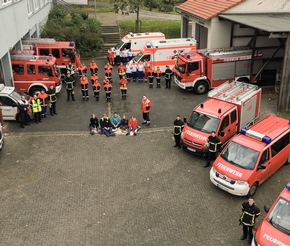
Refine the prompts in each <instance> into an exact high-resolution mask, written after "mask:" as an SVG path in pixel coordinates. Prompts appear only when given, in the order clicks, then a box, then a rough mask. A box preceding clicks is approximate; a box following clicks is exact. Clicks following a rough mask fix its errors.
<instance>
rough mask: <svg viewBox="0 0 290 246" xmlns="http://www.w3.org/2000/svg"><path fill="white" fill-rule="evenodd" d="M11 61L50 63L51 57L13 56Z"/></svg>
mask: <svg viewBox="0 0 290 246" xmlns="http://www.w3.org/2000/svg"><path fill="white" fill-rule="evenodd" d="M10 57H11V60H21V61H36V60H43V61H45V60H46V61H49V60H50V58H51V57H50V56H34V55H29V54H16V55H11V56H10Z"/></svg>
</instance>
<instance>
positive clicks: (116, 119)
mask: <svg viewBox="0 0 290 246" xmlns="http://www.w3.org/2000/svg"><path fill="white" fill-rule="evenodd" d="M110 121H111V124H112V127H113V129H114V130H116V129H117V128H118V127H119V126H120V123H121V117H120V115H118V114H117V113H116V112H115V113H114V114H113V115H112V116H111V118H110Z"/></svg>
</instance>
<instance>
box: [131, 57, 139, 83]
mask: <svg viewBox="0 0 290 246" xmlns="http://www.w3.org/2000/svg"><path fill="white" fill-rule="evenodd" d="M131 70H132V78H133V82H136V79H137V76H138V66H137V64H136V62H134V61H133V64H132V66H131Z"/></svg>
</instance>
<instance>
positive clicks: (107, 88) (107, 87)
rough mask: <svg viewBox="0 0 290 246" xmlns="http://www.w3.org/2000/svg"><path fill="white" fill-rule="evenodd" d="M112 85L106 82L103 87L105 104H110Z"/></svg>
mask: <svg viewBox="0 0 290 246" xmlns="http://www.w3.org/2000/svg"><path fill="white" fill-rule="evenodd" d="M112 88H113V87H112V85H111V84H110V82H109V81H107V83H106V84H105V85H104V90H105V93H106V99H107V102H111V93H112Z"/></svg>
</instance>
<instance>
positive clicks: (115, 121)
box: [89, 112, 141, 137]
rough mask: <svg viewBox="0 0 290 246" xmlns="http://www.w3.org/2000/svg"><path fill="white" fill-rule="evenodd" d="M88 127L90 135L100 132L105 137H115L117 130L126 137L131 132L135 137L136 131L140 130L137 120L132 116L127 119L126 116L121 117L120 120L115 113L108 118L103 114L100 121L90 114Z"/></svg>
mask: <svg viewBox="0 0 290 246" xmlns="http://www.w3.org/2000/svg"><path fill="white" fill-rule="evenodd" d="M89 127H90V132H91V134H92V135H93V134H96V133H98V132H100V133H102V134H105V136H106V137H109V136H115V132H116V131H117V130H118V129H120V131H121V132H122V133H125V134H126V135H127V136H128V135H130V133H131V132H133V135H134V136H136V135H137V132H138V130H139V129H140V128H141V127H140V126H139V124H138V120H137V119H136V118H135V117H134V116H132V117H131V118H130V119H127V117H126V115H123V116H122V118H121V116H120V115H118V114H117V113H116V112H115V113H114V114H113V115H112V116H111V117H110V118H109V117H108V116H107V114H103V116H102V118H101V119H100V120H99V119H98V118H97V117H96V115H95V114H92V115H91V118H90V125H89Z"/></svg>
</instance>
